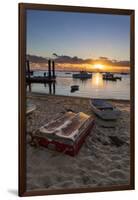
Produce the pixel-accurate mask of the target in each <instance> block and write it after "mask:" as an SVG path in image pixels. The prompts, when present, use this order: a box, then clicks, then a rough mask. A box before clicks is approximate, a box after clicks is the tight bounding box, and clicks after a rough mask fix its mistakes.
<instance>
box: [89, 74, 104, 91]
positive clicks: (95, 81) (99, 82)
mask: <svg viewBox="0 0 138 200" xmlns="http://www.w3.org/2000/svg"><path fill="white" fill-rule="evenodd" d="M91 83H92V87H94V86H95V87H96V88H102V87H103V84H104V83H103V78H102V74H100V73H95V74H93V77H92V81H91Z"/></svg>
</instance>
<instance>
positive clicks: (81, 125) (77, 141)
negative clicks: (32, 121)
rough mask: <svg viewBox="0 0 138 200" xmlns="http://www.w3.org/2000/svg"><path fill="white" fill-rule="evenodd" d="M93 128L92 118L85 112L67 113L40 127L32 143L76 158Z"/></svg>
mask: <svg viewBox="0 0 138 200" xmlns="http://www.w3.org/2000/svg"><path fill="white" fill-rule="evenodd" d="M93 126H94V119H93V117H92V116H89V115H86V114H85V113H83V112H79V113H74V112H66V113H64V114H60V115H58V117H56V118H55V119H53V120H51V121H50V122H48V123H47V124H45V125H44V126H42V127H40V128H39V129H38V130H37V131H36V132H35V133H34V134H33V136H32V141H34V143H36V144H38V145H40V146H44V147H47V148H49V149H51V150H55V151H59V152H63V153H65V154H69V155H71V156H75V155H76V154H77V153H78V151H79V149H80V148H81V146H82V144H83V143H84V141H85V138H86V136H87V135H88V134H89V133H90V132H91V130H92V128H93Z"/></svg>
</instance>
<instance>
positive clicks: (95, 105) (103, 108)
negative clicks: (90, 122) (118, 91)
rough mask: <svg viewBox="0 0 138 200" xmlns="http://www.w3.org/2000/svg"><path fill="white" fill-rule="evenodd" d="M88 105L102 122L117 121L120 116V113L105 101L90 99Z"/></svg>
mask: <svg viewBox="0 0 138 200" xmlns="http://www.w3.org/2000/svg"><path fill="white" fill-rule="evenodd" d="M90 105H91V108H92V110H93V112H94V113H95V114H96V115H97V116H98V117H99V118H101V119H102V120H109V121H111V120H117V119H118V117H119V115H120V111H119V110H118V109H117V108H116V107H115V106H113V105H112V104H111V103H108V102H107V101H105V100H102V99H91V100H90Z"/></svg>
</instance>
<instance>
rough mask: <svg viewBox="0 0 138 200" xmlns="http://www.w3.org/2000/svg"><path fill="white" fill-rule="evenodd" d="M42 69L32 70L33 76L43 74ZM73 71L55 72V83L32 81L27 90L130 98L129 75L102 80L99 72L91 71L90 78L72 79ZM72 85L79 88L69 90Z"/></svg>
mask: <svg viewBox="0 0 138 200" xmlns="http://www.w3.org/2000/svg"><path fill="white" fill-rule="evenodd" d="M43 74H44V71H43V72H42V71H39V72H34V76H43ZM72 74H73V72H71V73H70V74H66V72H56V83H55V85H53V84H51V85H49V84H38V83H33V84H31V87H30V88H29V87H27V91H31V92H38V93H44V94H49V93H50V94H57V95H65V96H79V97H91V98H104V99H124V100H129V99H130V75H121V74H118V76H121V77H122V80H117V81H106V80H103V78H102V74H101V73H93V76H92V78H91V79H86V80H81V79H73V78H72ZM72 85H79V90H78V91H75V92H71V86H72Z"/></svg>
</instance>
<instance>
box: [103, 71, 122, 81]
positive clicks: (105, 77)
mask: <svg viewBox="0 0 138 200" xmlns="http://www.w3.org/2000/svg"><path fill="white" fill-rule="evenodd" d="M103 80H107V81H117V80H120V81H121V80H122V77H121V76H114V74H113V73H110V72H107V73H105V74H103Z"/></svg>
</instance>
